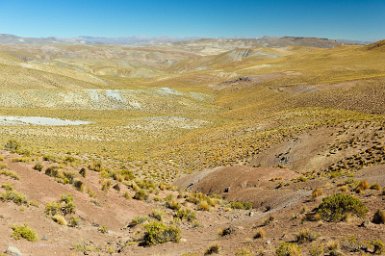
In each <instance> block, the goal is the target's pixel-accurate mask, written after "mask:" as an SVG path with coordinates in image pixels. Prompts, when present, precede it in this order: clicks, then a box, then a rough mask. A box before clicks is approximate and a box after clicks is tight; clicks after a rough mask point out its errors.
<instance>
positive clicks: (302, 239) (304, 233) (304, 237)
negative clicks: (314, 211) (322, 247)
mask: <svg viewBox="0 0 385 256" xmlns="http://www.w3.org/2000/svg"><path fill="white" fill-rule="evenodd" d="M317 237H318V234H317V233H315V232H312V231H310V230H309V229H303V230H301V231H300V232H299V233H298V234H297V235H296V241H297V243H300V244H302V243H310V242H313V241H315V240H316V239H317Z"/></svg>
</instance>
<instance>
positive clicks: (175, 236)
mask: <svg viewBox="0 0 385 256" xmlns="http://www.w3.org/2000/svg"><path fill="white" fill-rule="evenodd" d="M145 230H146V232H145V234H144V238H143V244H144V245H146V246H151V245H156V244H162V243H166V242H176V243H177V242H179V240H180V238H181V234H180V233H181V232H180V229H179V228H177V227H175V226H167V225H165V224H163V223H162V222H159V221H153V222H150V223H148V224H147V225H145Z"/></svg>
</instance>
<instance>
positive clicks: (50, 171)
mask: <svg viewBox="0 0 385 256" xmlns="http://www.w3.org/2000/svg"><path fill="white" fill-rule="evenodd" d="M45 174H46V175H48V176H50V177H58V176H59V167H57V166H50V167H48V168H47V169H46V170H45Z"/></svg>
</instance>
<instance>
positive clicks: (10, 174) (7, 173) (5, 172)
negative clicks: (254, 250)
mask: <svg viewBox="0 0 385 256" xmlns="http://www.w3.org/2000/svg"><path fill="white" fill-rule="evenodd" d="M0 175H4V176H7V177H10V178H12V179H14V180H19V176H18V175H17V174H16V172H14V171H9V170H0Z"/></svg>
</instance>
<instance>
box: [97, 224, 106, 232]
mask: <svg viewBox="0 0 385 256" xmlns="http://www.w3.org/2000/svg"><path fill="white" fill-rule="evenodd" d="M98 232H100V233H102V234H107V233H108V228H107V226H103V225H102V226H99V227H98Z"/></svg>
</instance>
